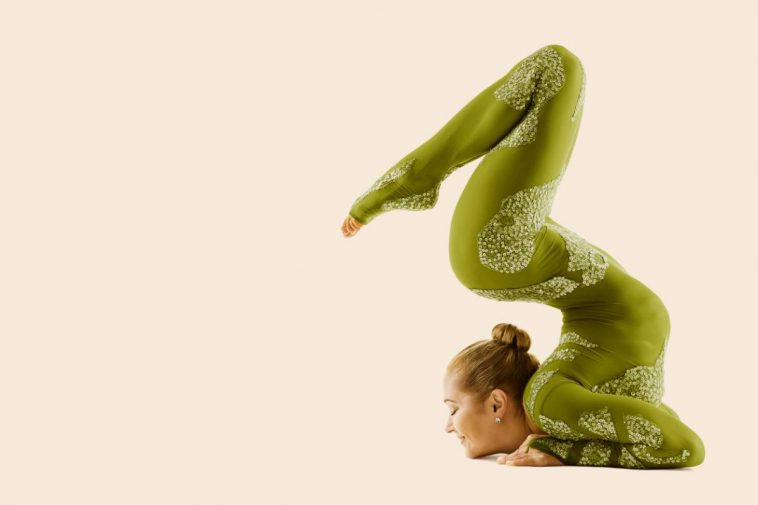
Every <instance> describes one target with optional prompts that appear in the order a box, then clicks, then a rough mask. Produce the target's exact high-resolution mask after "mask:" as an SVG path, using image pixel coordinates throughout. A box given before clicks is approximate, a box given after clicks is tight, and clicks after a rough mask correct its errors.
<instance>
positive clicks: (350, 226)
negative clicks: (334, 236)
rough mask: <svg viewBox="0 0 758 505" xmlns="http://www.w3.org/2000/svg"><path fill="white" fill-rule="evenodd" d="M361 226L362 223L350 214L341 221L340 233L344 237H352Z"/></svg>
mask: <svg viewBox="0 0 758 505" xmlns="http://www.w3.org/2000/svg"><path fill="white" fill-rule="evenodd" d="M362 226H363V225H362V224H361V223H359V222H358V221H356V220H355V219H353V218H352V216H347V217H346V218H345V221H344V222H343V223H342V234H343V235H344V236H346V237H352V236H353V235H355V234H356V233H358V230H360V229H361V227H362Z"/></svg>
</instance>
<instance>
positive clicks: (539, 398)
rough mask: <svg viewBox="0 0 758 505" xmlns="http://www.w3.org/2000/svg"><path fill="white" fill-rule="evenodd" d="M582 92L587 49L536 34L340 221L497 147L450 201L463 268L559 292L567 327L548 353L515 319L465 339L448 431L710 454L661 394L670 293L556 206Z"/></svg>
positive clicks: (476, 281)
mask: <svg viewBox="0 0 758 505" xmlns="http://www.w3.org/2000/svg"><path fill="white" fill-rule="evenodd" d="M584 92H585V73H584V68H583V66H582V63H581V61H580V60H579V59H578V58H577V56H576V55H574V54H573V53H571V52H570V51H569V50H568V49H566V48H565V47H563V46H561V45H557V44H552V45H548V46H545V47H542V48H540V49H538V50H537V51H535V52H533V53H532V54H530V55H529V56H527V57H526V58H524V59H522V60H521V61H519V62H518V63H517V64H516V65H515V66H514V67H513V68H512V69H511V70H510V71H509V72H508V73H507V74H506V75H505V76H504V77H502V78H501V79H499V80H498V81H496V82H495V83H493V84H492V85H491V86H489V87H488V88H486V89H485V90H484V91H482V92H481V93H479V94H478V95H477V96H476V97H474V99H473V100H471V101H470V102H469V103H468V104H466V105H465V106H464V107H463V109H461V110H460V111H459V112H458V113H457V114H456V115H455V116H454V117H453V118H452V119H451V120H450V121H449V122H448V123H447V124H445V125H444V126H443V127H442V129H441V130H439V131H438V132H437V133H436V134H435V135H434V136H433V137H432V138H430V139H429V140H428V141H427V142H425V143H424V144H422V145H421V146H419V147H418V148H417V149H415V150H413V151H412V152H411V153H409V154H408V155H406V156H405V157H404V158H402V159H401V160H400V161H399V162H398V163H397V164H395V165H394V166H393V167H391V168H390V169H389V170H388V171H387V172H386V173H385V174H384V175H382V176H381V177H380V178H379V179H378V180H377V181H376V182H375V183H374V184H373V185H372V186H371V187H370V188H369V189H368V190H367V191H366V192H365V193H363V194H362V195H361V196H360V197H358V198H357V199H356V200H355V202H354V203H353V205H352V208H351V209H350V212H349V215H348V217H347V218H346V219H345V221H344V223H343V224H342V231H343V234H344V235H345V236H347V237H350V236H353V235H354V234H355V233H357V231H358V230H359V229H360V228H361V227H362V226H365V225H366V224H368V223H369V222H371V220H373V219H374V218H375V217H376V216H377V215H379V214H381V213H383V212H386V211H388V210H391V209H409V210H423V209H430V208H432V207H433V206H434V205H435V204H436V202H437V198H438V195H439V188H440V185H441V183H442V181H444V180H445V178H446V177H447V176H449V175H450V174H451V173H452V172H453V171H455V170H456V169H457V168H458V167H460V166H462V165H464V164H466V163H468V162H469V161H471V160H473V159H476V158H478V157H480V156H482V155H484V158H483V159H482V160H481V162H480V163H479V165H478V167H477V168H476V170H475V171H474V172H473V174H472V176H471V178H470V179H469V181H468V182H467V184H466V186H465V188H464V190H463V193H462V194H461V196H460V199H459V201H458V203H457V206H456V208H455V211H454V214H453V219H452V223H451V229H450V261H451V265H452V267H453V270H454V272H455V275H456V277H457V278H458V279H459V280H460V281H461V283H462V284H463V285H464V286H466V287H467V288H468V289H470V290H471V291H473V292H474V293H476V294H478V295H480V296H483V297H487V298H490V299H495V300H503V301H509V300H521V301H530V302H537V303H543V304H546V305H549V306H551V307H555V308H557V309H559V310H560V311H561V312H562V314H563V326H562V328H561V335H560V339H559V345H558V347H557V348H556V349H555V351H553V353H552V354H551V355H550V356H549V357H548V358H546V359H545V361H544V362H543V363H542V364H541V365H540V364H539V363H538V362H537V360H536V359H535V358H534V357H533V356H531V355H529V354H528V352H527V350H528V348H529V344H530V340H529V336H528V334H527V333H526V332H524V331H523V330H520V329H519V328H517V327H515V326H513V325H507V324H502V325H497V326H495V329H494V330H493V339H491V340H489V341H481V342H476V343H474V344H472V345H471V346H469V347H467V348H466V349H464V350H463V351H461V353H459V355H458V356H456V357H455V358H454V359H453V361H451V363H450V365H449V366H448V370H447V373H446V375H445V380H444V384H445V386H444V387H445V393H446V400H445V402H446V403H447V404H448V405H449V407H450V408H451V414H450V415H451V418H450V419H449V420H448V426H447V431H449V432H454V433H455V434H456V435H458V437H459V438H460V439H461V442H462V444H463V445H464V447H465V448H466V451H467V454H468V456H469V457H480V456H484V455H488V454H494V453H498V452H505V453H509V454H508V455H507V456H504V457H501V458H499V459H498V462H508V461H510V462H512V463H513V464H526V465H552V464H569V465H593V466H615V467H626V468H674V467H685V466H695V465H698V464H700V463H702V461H703V459H704V457H705V448H704V445H703V442H702V440H701V439H700V437H698V435H697V434H696V433H695V432H694V431H693V430H692V429H690V428H689V427H688V426H687V425H685V424H684V423H683V422H681V421H680V420H679V417H678V416H677V415H676V413H675V412H674V411H673V410H672V409H671V408H669V407H668V406H667V405H665V404H664V403H662V402H661V399H662V396H663V391H664V388H663V358H664V353H665V349H666V344H667V342H668V336H669V331H670V321H669V315H668V312H667V310H666V307H665V306H664V304H663V302H662V301H661V300H660V298H659V297H658V296H657V295H656V294H655V293H654V292H653V291H651V290H650V289H649V288H648V287H647V286H645V285H644V284H643V283H642V282H640V281H639V280H637V279H636V278H634V277H633V276H632V275H630V274H629V273H628V272H627V271H626V270H625V269H624V268H623V267H622V266H621V265H620V264H619V263H618V261H616V260H615V259H614V258H613V257H612V256H611V255H610V254H608V253H607V252H606V251H604V250H603V249H601V248H599V247H598V246H596V245H594V244H591V243H590V242H588V241H586V240H585V239H583V238H582V237H580V236H579V235H577V234H576V233H574V232H572V231H571V230H569V229H568V228H566V227H564V226H562V225H560V224H559V223H558V222H557V221H555V220H554V219H552V218H551V217H550V216H549V215H548V214H549V213H550V210H551V207H552V202H553V198H554V195H555V192H556V190H557V188H558V185H559V183H560V181H561V178H562V177H563V174H564V171H565V168H566V166H567V165H568V161H569V159H570V157H571V152H572V150H573V148H574V144H575V141H576V136H577V132H578V130H579V124H580V122H581V118H582V111H583V103H584ZM593 189H594V188H593V187H592V185H591V183H590V184H588V186H587V191H588V192H589V191H591V190H593ZM530 449H531V450H530Z"/></svg>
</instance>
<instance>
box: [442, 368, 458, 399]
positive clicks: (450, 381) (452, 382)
mask: <svg viewBox="0 0 758 505" xmlns="http://www.w3.org/2000/svg"><path fill="white" fill-rule="evenodd" d="M443 389H444V390H445V398H452V399H456V398H453V397H457V396H460V394H459V390H458V377H457V376H456V375H455V374H450V373H446V374H445V379H444V381H443Z"/></svg>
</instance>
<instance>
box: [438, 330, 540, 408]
mask: <svg viewBox="0 0 758 505" xmlns="http://www.w3.org/2000/svg"><path fill="white" fill-rule="evenodd" d="M531 345H532V339H531V338H530V337H529V333H527V332H526V330H522V329H521V328H519V327H518V326H516V325H513V324H509V323H499V324H496V325H495V327H494V328H492V338H491V339H489V340H479V341H477V342H474V343H473V344H471V345H469V346H467V347H465V348H464V349H463V350H461V351H460V352H459V353H458V354H456V355H455V357H453V359H452V360H451V361H450V363H449V364H448V365H447V372H448V373H449V374H456V375H457V376H458V380H459V381H460V382H459V386H460V388H461V389H462V390H463V391H465V392H467V393H469V394H471V395H473V396H474V397H475V399H476V400H477V401H481V402H483V401H484V400H485V398H487V396H488V395H489V394H490V393H491V392H492V390H493V389H502V390H504V391H505V392H506V393H507V394H508V398H509V399H511V400H513V401H516V402H517V404H518V405H519V406H521V405H522V403H521V402H522V401H523V394H524V388H526V384H527V382H529V379H530V378H531V377H532V375H534V372H536V371H537V368H538V367H539V366H540V362H539V360H538V359H537V358H536V357H535V356H533V355H532V354H530V353H529V352H528V351H529V347H530V346H531ZM519 411H520V412H521V413H522V414H523V412H522V411H523V409H519Z"/></svg>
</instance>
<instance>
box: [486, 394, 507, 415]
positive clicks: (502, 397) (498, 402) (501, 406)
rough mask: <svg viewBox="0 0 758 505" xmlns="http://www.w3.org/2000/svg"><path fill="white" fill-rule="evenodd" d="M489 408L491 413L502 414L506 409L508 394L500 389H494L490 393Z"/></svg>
mask: <svg viewBox="0 0 758 505" xmlns="http://www.w3.org/2000/svg"><path fill="white" fill-rule="evenodd" d="M490 402H491V407H490V408H491V409H492V412H493V413H497V412H500V413H501V414H503V417H505V416H504V414H505V413H506V412H507V411H508V395H507V394H505V391H503V390H502V389H495V390H493V391H492V393H490Z"/></svg>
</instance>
